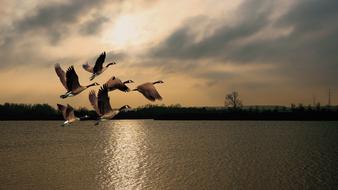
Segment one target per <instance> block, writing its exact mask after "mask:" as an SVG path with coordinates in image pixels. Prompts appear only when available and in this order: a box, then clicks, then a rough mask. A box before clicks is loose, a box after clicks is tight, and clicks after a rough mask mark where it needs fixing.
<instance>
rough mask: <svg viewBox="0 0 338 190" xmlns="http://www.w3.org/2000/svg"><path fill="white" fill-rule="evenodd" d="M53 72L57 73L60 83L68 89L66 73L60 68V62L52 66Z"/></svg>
mask: <svg viewBox="0 0 338 190" xmlns="http://www.w3.org/2000/svg"><path fill="white" fill-rule="evenodd" d="M54 68H55V72H56V74H57V75H58V77H59V79H60V81H61V83H62V85H63V86H64V87H65V88H66V89H67V90H68V88H67V82H66V73H65V72H64V71H63V70H62V68H61V66H60V64H58V63H57V64H55V66H54Z"/></svg>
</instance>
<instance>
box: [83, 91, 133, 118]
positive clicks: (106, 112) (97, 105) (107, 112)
mask: <svg viewBox="0 0 338 190" xmlns="http://www.w3.org/2000/svg"><path fill="white" fill-rule="evenodd" d="M89 101H90V103H91V105H92V106H93V108H94V110H95V112H96V113H97V114H98V115H99V116H100V119H99V120H98V122H99V121H104V120H108V119H112V118H114V117H115V116H116V115H117V114H118V113H119V112H120V111H124V110H127V109H130V106H128V105H125V106H122V107H121V108H120V109H114V110H113V109H112V108H111V106H110V102H109V96H108V86H107V85H103V86H102V87H101V88H100V90H99V92H98V93H97V97H96V95H95V91H94V90H91V91H90V92H89ZM97 124H98V123H97Z"/></svg>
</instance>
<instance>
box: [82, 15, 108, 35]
mask: <svg viewBox="0 0 338 190" xmlns="http://www.w3.org/2000/svg"><path fill="white" fill-rule="evenodd" d="M108 21H109V18H108V17H105V16H98V17H95V18H92V19H90V20H88V21H87V22H85V23H84V24H82V26H81V27H80V30H79V31H80V33H81V34H83V35H93V34H97V33H98V32H100V31H101V29H102V26H103V24H104V23H106V22H108Z"/></svg>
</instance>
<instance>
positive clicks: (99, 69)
mask: <svg viewBox="0 0 338 190" xmlns="http://www.w3.org/2000/svg"><path fill="white" fill-rule="evenodd" d="M105 59H106V52H103V53H101V55H100V56H99V57H98V58H97V59H96V62H95V65H94V67H93V66H91V65H89V64H88V63H86V64H83V65H82V67H83V68H84V69H85V70H86V71H88V72H90V73H92V76H91V77H90V78H89V79H90V80H93V79H94V78H95V77H96V76H99V75H100V74H101V73H103V72H104V71H105V70H106V69H107V68H108V67H109V66H110V65H115V64H116V63H115V62H111V63H108V64H107V65H106V66H104V67H103V63H104V61H105Z"/></svg>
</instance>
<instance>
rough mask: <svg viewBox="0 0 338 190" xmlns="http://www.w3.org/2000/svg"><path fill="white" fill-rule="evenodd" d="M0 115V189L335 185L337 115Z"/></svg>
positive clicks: (337, 180)
mask: <svg viewBox="0 0 338 190" xmlns="http://www.w3.org/2000/svg"><path fill="white" fill-rule="evenodd" d="M61 123H62V121H0V171H1V172H0V189H155V190H159V189H337V188H338V167H337V164H338V122H285V121H283V122H282V121H153V120H116V121H108V122H105V123H101V124H100V125H99V126H94V125H93V124H94V122H93V121H84V122H78V123H74V125H73V126H72V127H60V124H61Z"/></svg>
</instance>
